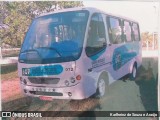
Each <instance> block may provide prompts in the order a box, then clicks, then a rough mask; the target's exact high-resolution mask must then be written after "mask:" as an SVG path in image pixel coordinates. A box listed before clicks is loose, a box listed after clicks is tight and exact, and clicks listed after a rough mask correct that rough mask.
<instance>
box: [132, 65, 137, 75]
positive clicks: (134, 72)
mask: <svg viewBox="0 0 160 120" xmlns="http://www.w3.org/2000/svg"><path fill="white" fill-rule="evenodd" d="M136 73H137V71H136V68H135V67H134V68H133V77H134V78H135V77H136Z"/></svg>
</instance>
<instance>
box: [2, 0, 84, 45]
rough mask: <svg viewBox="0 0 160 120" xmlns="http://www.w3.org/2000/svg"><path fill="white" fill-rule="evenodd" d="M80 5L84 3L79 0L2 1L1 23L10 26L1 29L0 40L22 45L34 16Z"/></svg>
mask: <svg viewBox="0 0 160 120" xmlns="http://www.w3.org/2000/svg"><path fill="white" fill-rule="evenodd" d="M78 6H83V3H82V2H79V1H63V2H60V1H34V2H31V1H23V2H10V1H3V2H0V7H1V8H0V11H1V12H0V13H1V14H0V23H2V22H3V23H4V24H6V25H8V26H9V28H8V29H0V38H1V41H0V42H1V43H7V44H10V45H12V46H15V47H17V46H21V43H22V41H23V39H24V36H25V33H26V32H27V29H28V26H29V25H30V24H31V21H32V19H33V18H35V17H36V16H38V15H40V14H42V13H46V12H51V11H55V10H57V9H63V8H71V7H78Z"/></svg>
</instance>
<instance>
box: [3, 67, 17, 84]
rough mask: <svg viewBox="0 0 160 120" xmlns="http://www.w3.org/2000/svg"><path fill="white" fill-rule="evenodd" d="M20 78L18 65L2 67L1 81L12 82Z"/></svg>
mask: <svg viewBox="0 0 160 120" xmlns="http://www.w3.org/2000/svg"><path fill="white" fill-rule="evenodd" d="M17 77H18V71H17V64H7V65H2V66H1V80H2V81H3V80H10V79H14V78H17Z"/></svg>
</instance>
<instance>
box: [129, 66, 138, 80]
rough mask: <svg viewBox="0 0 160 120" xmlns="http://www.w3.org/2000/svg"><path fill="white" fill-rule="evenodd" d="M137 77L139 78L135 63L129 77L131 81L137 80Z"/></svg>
mask: <svg viewBox="0 0 160 120" xmlns="http://www.w3.org/2000/svg"><path fill="white" fill-rule="evenodd" d="M136 76H137V65H136V63H134V65H133V67H132V72H131V73H130V75H129V77H130V80H135V79H136Z"/></svg>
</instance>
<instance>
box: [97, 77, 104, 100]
mask: <svg viewBox="0 0 160 120" xmlns="http://www.w3.org/2000/svg"><path fill="white" fill-rule="evenodd" d="M105 91H106V83H105V80H104V78H100V79H99V81H98V85H97V91H96V98H101V97H103V96H104V94H105Z"/></svg>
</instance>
